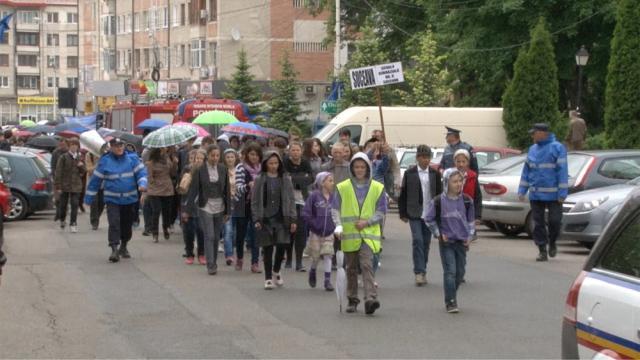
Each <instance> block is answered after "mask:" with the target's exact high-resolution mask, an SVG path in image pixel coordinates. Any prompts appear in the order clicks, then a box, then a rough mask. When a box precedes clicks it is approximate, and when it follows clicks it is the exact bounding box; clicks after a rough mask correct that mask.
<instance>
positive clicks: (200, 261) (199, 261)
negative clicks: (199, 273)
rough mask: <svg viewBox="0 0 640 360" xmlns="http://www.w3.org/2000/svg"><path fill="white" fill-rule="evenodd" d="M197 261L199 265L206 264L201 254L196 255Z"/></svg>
mask: <svg viewBox="0 0 640 360" xmlns="http://www.w3.org/2000/svg"><path fill="white" fill-rule="evenodd" d="M198 263H199V264H200V265H207V259H205V257H204V256H203V255H198Z"/></svg>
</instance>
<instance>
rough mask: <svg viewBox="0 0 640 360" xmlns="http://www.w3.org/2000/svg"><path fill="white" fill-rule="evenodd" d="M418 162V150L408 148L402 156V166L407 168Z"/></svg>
mask: <svg viewBox="0 0 640 360" xmlns="http://www.w3.org/2000/svg"><path fill="white" fill-rule="evenodd" d="M415 163H416V152H415V150H408V151H405V152H404V155H403V156H402V160H400V168H402V169H406V168H408V167H409V166H411V165H414V164H415Z"/></svg>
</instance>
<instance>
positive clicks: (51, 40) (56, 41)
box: [47, 34, 60, 46]
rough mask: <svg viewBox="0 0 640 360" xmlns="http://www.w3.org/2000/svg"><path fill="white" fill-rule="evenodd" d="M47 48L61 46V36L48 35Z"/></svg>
mask: <svg viewBox="0 0 640 360" xmlns="http://www.w3.org/2000/svg"><path fill="white" fill-rule="evenodd" d="M47 46H60V35H58V34H47Z"/></svg>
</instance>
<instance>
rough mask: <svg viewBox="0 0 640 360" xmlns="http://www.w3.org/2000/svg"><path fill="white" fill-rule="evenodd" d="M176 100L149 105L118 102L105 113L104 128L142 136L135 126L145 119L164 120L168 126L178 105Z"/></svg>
mask: <svg viewBox="0 0 640 360" xmlns="http://www.w3.org/2000/svg"><path fill="white" fill-rule="evenodd" d="M179 104H180V102H179V101H177V100H165V101H162V102H155V103H151V104H132V103H131V102H129V101H125V102H118V103H116V104H114V105H113V106H112V107H111V110H110V111H108V112H107V116H106V123H105V126H106V127H108V128H111V129H116V130H122V129H127V131H132V130H133V132H134V134H138V135H140V134H142V131H141V130H138V129H137V128H136V126H138V124H140V123H141V122H142V121H144V120H146V119H151V118H153V119H164V120H166V121H167V123H168V124H170V123H171V121H172V120H173V118H174V116H175V113H176V110H177V109H178V105H179Z"/></svg>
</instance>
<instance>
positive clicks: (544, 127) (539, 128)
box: [529, 123, 549, 134]
mask: <svg viewBox="0 0 640 360" xmlns="http://www.w3.org/2000/svg"><path fill="white" fill-rule="evenodd" d="M536 131H544V132H549V124H547V123H537V124H533V126H532V127H531V129H529V134H533V133H534V132H536Z"/></svg>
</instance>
